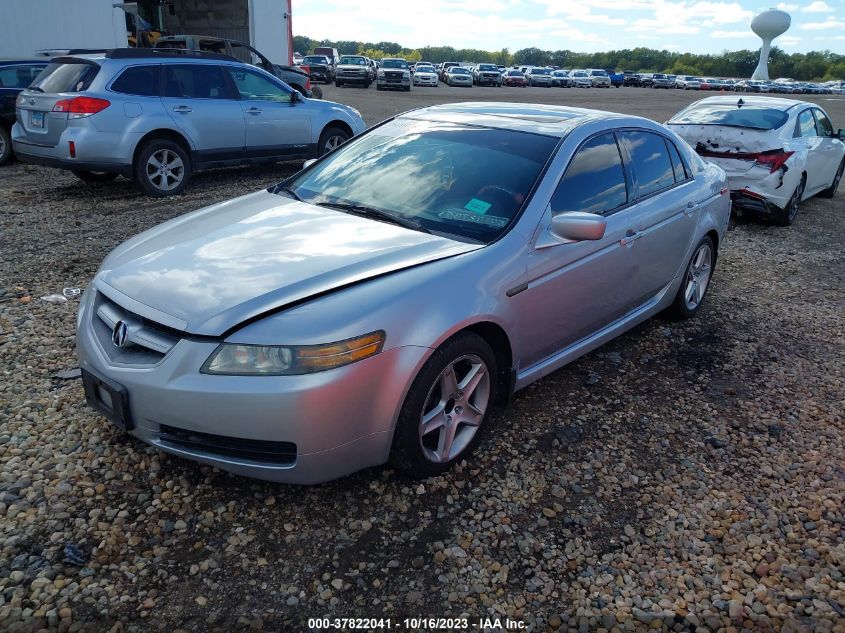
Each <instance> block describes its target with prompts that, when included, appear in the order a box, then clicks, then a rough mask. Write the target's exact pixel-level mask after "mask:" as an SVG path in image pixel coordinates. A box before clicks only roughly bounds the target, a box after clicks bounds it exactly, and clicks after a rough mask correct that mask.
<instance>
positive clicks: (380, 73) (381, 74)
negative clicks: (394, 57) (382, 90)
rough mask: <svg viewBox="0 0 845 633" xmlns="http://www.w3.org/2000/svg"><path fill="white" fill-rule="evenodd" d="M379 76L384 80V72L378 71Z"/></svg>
mask: <svg viewBox="0 0 845 633" xmlns="http://www.w3.org/2000/svg"><path fill="white" fill-rule="evenodd" d="M378 76H379V77H381V78H382V79H384V71H383V70H380V71H378Z"/></svg>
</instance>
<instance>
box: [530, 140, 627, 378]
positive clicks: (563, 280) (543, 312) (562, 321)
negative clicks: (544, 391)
mask: <svg viewBox="0 0 845 633" xmlns="http://www.w3.org/2000/svg"><path fill="white" fill-rule="evenodd" d="M628 186H629V183H628V182H627V178H626V176H625V171H624V168H623V165H622V161H621V158H620V154H619V148H618V146H617V143H616V139H615V137H614V135H613V134H612V133H604V134H600V135H598V136H594V137H592V138H591V139H589V140H587V141H586V142H585V143H584V144H583V145H582V146H581V147H580V148H579V149H578V151H577V153H576V154H575V155H574V156H573V158H572V160H571V161H570V163H569V166H568V167H567V169H566V172H565V173H564V176H563V178H562V179H561V181H560V183H559V185H558V187H557V189H556V190H555V193H554V195H553V196H552V199H551V202H550V212H549V218H547V220H544V223H546V224H547V223H548V220H550V219H551V216H553V215H556V214H558V213H566V212H568V211H587V212H590V213H598V214H603V215H606V216H607V230H606V232H605V235H604V237H603V238H602V239H600V240H595V241H592V240H590V241H581V242H568V243H554V242H549V241H543V240H540V241H538V245H537V247H535V248H534V249H533V250H532V252H531V253H530V254H529V257H528V271H527V275H528V276H527V280H528V288H526V290H524V291H523V292H521V293H519V294H517V295H515V297H514V299H515V300H516V301H518V304H519V307H518V312H519V314H520V336H521V339H522V345H521V348H522V349H523V351H524V354H523V357H524V363H523V368H525V367H529V366H531V365H533V364H535V363H537V362H539V361H541V360H543V359H544V358H547V357H548V356H551V355H552V354H554V353H556V352H558V351H560V350H562V349H564V348H566V347H568V346H570V345H572V344H573V343H576V342H577V341H579V340H581V339H583V338H586V337H587V336H589V335H591V334H593V333H595V332H597V331H598V330H601V329H602V328H604V327H605V326H607V325H609V324H610V323H612V322H613V321H615V320H617V319H619V318H620V317H622V316H624V315H625V314H626V313H627V312H629V311H630V310H631V308H632V307H633V295H632V293H631V281H632V280H631V265H632V260H633V255H632V249H631V246H632V244H631V243H630V242H629V240H628V238H629V234H630V233H631V232H632V229H633V226H634V224H633V218H634V215H635V213H636V211H635V209H634V208H631V207H628V201H629V199H628ZM542 230H543V231H546V230H547V226H544V227H542Z"/></svg>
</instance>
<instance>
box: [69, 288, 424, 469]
mask: <svg viewBox="0 0 845 633" xmlns="http://www.w3.org/2000/svg"><path fill="white" fill-rule="evenodd" d="M102 300H103V299H102V296H101V295H100V294H99V292H98V291H96V290H94V289H93V288H92V289H89V290H88V291H87V292H86V294H85V296H84V297H83V300H82V302H81V304H80V315H79V319H78V326H77V350H78V353H79V361H80V367H81V368H82V369H83V370H85V371H87V372H91V373H92V374H93V375H95V376H102V377H104V378H107V379H108V380H110V381H112V382H114V383H117V384H118V385H120V386H122V387H123V388H125V390H126V393H127V394H128V411H129V415H130V416H131V421H132V422H133V424H134V428H132V429H131V431H130V433H131V434H132V435H133V436H134V437H136V438H138V439H140V440H141V441H143V442H146V443H147V444H150V445H152V446H155V447H157V448H159V449H161V450H163V451H165V452H168V453H172V454H174V455H179V456H182V457H187V458H188V459H191V460H194V461H198V462H201V463H204V464H208V465H210V466H215V467H217V468H220V469H222V470H226V471H229V472H232V473H236V474H238V475H245V476H248V477H255V478H258V479H265V480H269V481H277V482H284V483H296V484H315V483H320V482H324V481H328V480H331V479H335V478H337V477H341V476H344V475H347V474H349V473H352V472H355V471H357V470H360V469H362V468H367V467H370V466H376V465H379V464H383V463H385V462H386V461H387V458H388V456H389V453H390V446H391V442H392V436H393V426H394V423H395V420H396V417H397V415H398V411H399V407H400V406H401V403H402V401H403V400H404V398H405V393H406V390H407V388H408V387H409V385H410V382H411V377H412V376H414V375H415V373H416V370H417V368H418V367H419V366H420V365H421V364H422V362H423V360H424V358H425V355H426V353H427V352H428V350H427V349H426V348H421V347H399V348H392V349H390V350H386V351H384V352H382V353H380V354H378V355H376V356H373V357H370V358H368V359H365V360H363V361H359V362H357V363H353V364H351V365H347V366H345V367H341V368H337V369H333V370H329V371H324V372H319V373H316V374H309V375H303V376H212V375H207V374H202V373H200V372H199V368H200V367H201V366H202V364H203V363H204V362H205V360H206V359H207V358H208V356H209V355H210V354H211V353H212V352H213V350H214V349H215V348H216V346H217V344H218V342H217V341H214V340H208V339H198V338H192V337H184V338H181V339H180V340H179V341H178V342H177V343H176V344H175V345H174V346H173V347H172V348H171V349H170V351H169V352H167V353H166V355H164V356H163V358H162V359H161V360H159V361H158V362H155V363H153V364H149V363H147V364H132V363H130V362H126V359H127V356H126V355H123V356H121V357H120V358H121V362H116V361H114V360H112V359H110V357H109V355H108V353H107V352H106V350H105V348H104V345H110V343H108V338H107V337H106V338H105V340H104V337H103V336H102V334H103V333H102V332H98V331H96V330H95V326H96V327H99V325H98V324H99V318H98V317H97V316H96V314H95V309H96V308H97V306H99V305H100V302H101V301H102ZM111 353H112V354H114V352H113V351H112V352H111ZM104 423H105V422H104ZM270 445H273V446H278V445H284V446H286V447H288V449H286V452H285V454H284V455H281V456H279V457H274V458H269V457H262V456H260V455H259V456H257V457H256V456H250V454H249V452H248V450H249V449H250V447H252V448H254V447H256V446H258V447H259V451H261V450H265V451H269V449H268V448H266V447H267V446H270ZM245 447H246V448H245Z"/></svg>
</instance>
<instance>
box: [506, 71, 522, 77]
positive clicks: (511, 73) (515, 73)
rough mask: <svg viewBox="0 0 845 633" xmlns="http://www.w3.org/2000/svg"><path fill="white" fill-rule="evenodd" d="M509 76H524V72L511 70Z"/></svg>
mask: <svg viewBox="0 0 845 633" xmlns="http://www.w3.org/2000/svg"><path fill="white" fill-rule="evenodd" d="M508 77H522V73H521V72H520V71H518V70H509V71H508Z"/></svg>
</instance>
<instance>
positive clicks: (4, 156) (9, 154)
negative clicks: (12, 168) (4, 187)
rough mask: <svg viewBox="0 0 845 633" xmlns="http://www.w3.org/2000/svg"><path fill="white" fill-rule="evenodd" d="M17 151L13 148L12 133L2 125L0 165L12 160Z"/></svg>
mask: <svg viewBox="0 0 845 633" xmlns="http://www.w3.org/2000/svg"><path fill="white" fill-rule="evenodd" d="M14 157H15V152H14V151H13V150H12V135H11V134H9V130H7V129H6V128H5V127H3V126H2V125H0V165H5V164H6V163H10V162H12V159H13V158H14Z"/></svg>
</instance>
